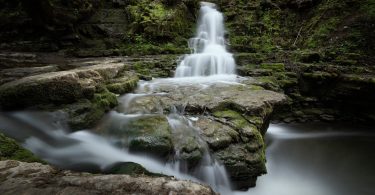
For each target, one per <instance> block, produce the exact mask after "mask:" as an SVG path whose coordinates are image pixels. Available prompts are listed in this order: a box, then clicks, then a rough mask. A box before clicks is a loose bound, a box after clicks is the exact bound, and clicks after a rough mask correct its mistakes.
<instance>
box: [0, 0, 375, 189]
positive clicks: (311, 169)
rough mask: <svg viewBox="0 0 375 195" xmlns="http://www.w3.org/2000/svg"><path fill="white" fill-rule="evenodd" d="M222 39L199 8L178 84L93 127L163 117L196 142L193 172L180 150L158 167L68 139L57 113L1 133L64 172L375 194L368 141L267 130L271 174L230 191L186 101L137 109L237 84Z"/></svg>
mask: <svg viewBox="0 0 375 195" xmlns="http://www.w3.org/2000/svg"><path fill="white" fill-rule="evenodd" d="M224 34H225V30H224V23H223V15H222V14H221V13H220V12H219V11H217V10H216V8H215V5H214V4H212V3H202V6H201V10H200V19H199V24H198V30H197V35H196V37H194V38H192V39H190V40H189V47H190V48H191V49H192V53H191V54H189V55H186V56H185V57H184V58H183V60H182V61H181V63H180V64H179V65H178V67H177V69H176V74H175V78H168V79H154V80H152V81H142V82H140V84H139V87H138V89H137V90H136V91H135V93H132V94H127V95H125V96H122V97H120V98H119V102H120V105H119V107H118V108H117V109H116V110H113V111H111V112H110V113H109V114H108V116H107V117H105V118H104V119H103V121H102V124H101V125H100V126H99V127H97V129H100V128H108V127H109V126H113V125H115V126H116V125H126V124H127V123H129V122H131V121H134V120H137V119H139V118H142V117H149V116H154V115H158V116H160V115H161V116H163V117H165V118H166V120H167V122H168V125H169V126H170V127H171V129H172V134H173V135H174V136H175V137H176V139H183V138H184V137H194V138H195V139H196V140H197V141H198V142H199V143H200V145H201V146H202V147H203V149H202V150H203V153H204V154H203V159H202V160H201V162H199V164H198V165H197V166H196V167H195V168H194V169H193V170H189V169H188V168H187V167H186V163H185V162H184V161H181V160H180V159H181V158H180V157H179V155H180V151H179V148H175V151H176V153H175V156H174V158H172V159H169V160H168V161H167V162H160V161H159V160H156V159H154V158H151V157H147V156H145V155H139V154H133V153H131V152H129V151H128V148H127V147H126V144H127V143H121V141H119V139H118V138H116V137H115V136H112V137H111V136H109V137H101V136H98V135H96V134H93V133H91V132H90V131H85V130H82V131H77V132H74V133H69V131H68V130H67V129H66V127H65V125H64V124H62V123H60V122H59V121H61V120H60V119H59V116H58V114H57V115H54V116H51V115H46V114H43V113H27V112H23V113H10V114H7V115H0V120H1V121H2V123H1V124H0V129H2V130H3V132H4V133H5V134H7V135H8V136H11V137H14V138H16V139H18V140H21V141H23V142H24V144H23V145H24V146H25V147H26V148H28V149H30V150H31V151H33V152H34V153H35V154H37V155H38V156H40V157H42V158H43V159H45V160H46V161H48V162H50V163H52V164H55V165H57V166H60V167H62V168H67V169H76V170H81V171H90V170H106V169H108V168H109V167H110V166H111V165H113V164H115V163H117V162H135V163H138V164H140V165H142V166H144V167H145V168H146V169H147V170H149V171H151V172H155V173H162V174H166V175H173V176H175V177H177V178H180V179H189V180H193V181H197V182H203V183H207V184H209V185H210V186H211V187H212V188H213V189H214V190H215V191H218V192H220V193H221V194H234V193H238V194H254V195H268V194H269V195H271V194H272V195H274V194H277V195H284V194H285V195H300V194H304V195H308V194H314V195H315V194H319V195H335V194H337V195H339V194H340V195H345V194H348V195H349V194H375V192H374V189H373V186H375V182H374V179H373V177H374V175H375V173H374V171H373V170H374V169H371V166H370V165H373V164H374V163H375V155H374V152H373V151H369V148H375V147H374V146H375V143H374V141H372V140H373V138H374V135H373V134H371V135H370V136H369V135H368V134H365V133H361V132H358V131H355V133H353V131H350V132H341V131H340V132H339V131H321V128H320V129H319V128H317V129H314V130H316V131H311V130H309V129H306V128H305V127H298V128H296V127H292V126H280V125H271V126H270V128H269V130H268V133H267V135H266V137H267V141H268V143H269V144H268V148H267V160H268V162H267V168H268V172H269V173H268V174H267V175H265V176H262V177H261V178H260V179H259V182H258V186H257V187H256V188H253V189H250V190H249V191H247V192H234V191H232V190H231V184H230V180H229V178H228V175H227V173H226V170H225V168H224V166H223V165H221V164H220V163H219V162H218V161H217V160H216V159H215V158H214V157H213V156H212V155H211V154H210V150H209V148H208V146H207V144H206V143H205V142H204V141H203V140H202V138H201V137H200V133H199V131H200V130H199V128H196V127H194V126H193V125H192V121H194V120H195V119H194V118H192V117H189V116H188V115H185V108H184V106H183V102H182V103H181V105H182V106H179V107H176V106H171V107H170V108H169V110H168V111H166V110H165V108H163V107H161V106H159V107H158V106H155V107H152V108H150V107H147V106H148V105H143V107H142V106H139V105H137V102H138V101H140V100H141V99H142V98H147V97H150V98H152V97H155V96H164V95H168V90H165V89H170V88H173V89H174V90H178V89H179V88H188V87H191V86H194V87H195V88H194V90H205V89H206V88H208V87H210V86H211V85H212V84H215V83H225V84H230V85H238V84H239V83H238V82H237V81H238V77H236V75H234V73H235V62H234V59H233V56H232V54H231V53H228V52H227V50H226V48H225V40H224ZM197 86H198V89H197ZM172 91H173V90H172ZM184 95H186V96H188V95H189V94H184ZM297 130H298V131H297ZM119 143H120V144H119ZM124 146H125V147H124Z"/></svg>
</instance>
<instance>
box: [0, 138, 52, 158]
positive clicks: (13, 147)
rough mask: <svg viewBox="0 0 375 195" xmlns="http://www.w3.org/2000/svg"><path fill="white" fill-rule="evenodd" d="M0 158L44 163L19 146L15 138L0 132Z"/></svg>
mask: <svg viewBox="0 0 375 195" xmlns="http://www.w3.org/2000/svg"><path fill="white" fill-rule="evenodd" d="M0 160H18V161H24V162H40V163H45V162H44V161H42V160H41V159H39V158H38V157H36V156H34V154H33V153H31V152H30V151H28V150H26V149H24V148H23V147H21V146H20V145H19V144H18V143H17V142H16V141H15V140H13V139H11V138H8V137H6V136H5V135H3V134H2V133H0Z"/></svg>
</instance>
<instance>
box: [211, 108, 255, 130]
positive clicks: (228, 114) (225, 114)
mask: <svg viewBox="0 0 375 195" xmlns="http://www.w3.org/2000/svg"><path fill="white" fill-rule="evenodd" d="M213 115H214V116H215V117H218V118H226V119H228V120H230V121H231V123H232V124H233V125H234V127H235V128H236V129H238V130H239V129H242V128H244V127H245V126H247V125H248V124H249V123H248V121H247V120H246V119H245V118H244V117H243V116H242V115H241V114H240V113H238V112H236V111H233V110H224V111H216V112H214V113H213Z"/></svg>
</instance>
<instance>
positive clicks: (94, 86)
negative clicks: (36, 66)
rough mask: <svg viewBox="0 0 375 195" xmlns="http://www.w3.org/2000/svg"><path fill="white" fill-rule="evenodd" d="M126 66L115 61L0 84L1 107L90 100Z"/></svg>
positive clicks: (11, 107)
mask: <svg viewBox="0 0 375 195" xmlns="http://www.w3.org/2000/svg"><path fill="white" fill-rule="evenodd" d="M123 69H124V64H122V63H112V64H102V65H94V66H87V67H82V68H77V69H73V70H69V71H60V72H50V73H44V74H39V75H34V76H29V77H24V78H22V79H19V80H15V81H12V82H8V83H5V84H3V85H1V86H0V105H1V108H2V109H20V108H24V107H30V106H34V105H38V104H68V103H74V102H76V101H78V100H79V99H82V98H87V99H91V98H93V96H94V93H95V92H96V91H97V90H98V89H99V87H100V86H101V83H102V82H104V81H106V80H108V79H112V78H114V77H115V76H117V74H118V73H119V72H120V71H122V70H123Z"/></svg>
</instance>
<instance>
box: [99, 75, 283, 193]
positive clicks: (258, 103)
mask: <svg viewBox="0 0 375 195" xmlns="http://www.w3.org/2000/svg"><path fill="white" fill-rule="evenodd" d="M155 82H156V84H155V85H154V84H153V83H152V81H151V82H150V83H147V84H145V85H141V86H142V87H141V88H139V89H138V90H139V91H137V92H136V93H138V94H131V95H128V96H124V97H123V98H120V106H119V108H118V111H119V112H122V113H127V114H135V115H137V114H145V115H144V116H152V115H163V114H164V115H165V114H168V115H167V116H168V118H169V120H170V121H169V122H170V125H171V126H174V125H179V126H178V127H177V128H172V131H171V132H172V133H171V134H172V136H171V139H172V144H173V148H174V149H175V152H176V153H177V155H179V157H181V159H184V160H186V161H187V162H188V166H189V168H194V166H195V165H196V164H197V162H199V161H200V159H202V148H207V146H208V149H209V150H210V151H212V152H213V156H214V157H215V158H216V159H218V160H219V161H221V162H222V163H223V164H224V165H225V167H226V169H227V171H228V174H229V176H230V179H231V181H233V184H234V187H235V188H236V189H247V188H249V187H252V186H255V182H256V178H257V177H258V176H260V175H262V174H264V173H266V167H265V153H264V150H265V145H264V142H263V135H264V133H265V129H266V128H267V126H268V124H269V118H270V116H271V114H272V112H273V110H274V109H277V107H278V106H280V105H282V104H285V103H287V98H286V96H285V95H284V94H281V93H276V92H273V91H269V90H264V89H263V88H262V87H259V86H255V85H253V84H256V83H255V82H257V81H255V80H252V79H246V80H243V81H242V83H237V84H233V83H210V84H207V86H203V87H202V86H201V85H194V84H191V83H177V84H173V83H171V82H173V81H172V80H161V81H155ZM203 85H204V84H203ZM176 110H180V111H181V110H182V112H184V115H185V116H186V117H185V118H192V119H189V121H190V122H191V124H192V127H194V128H196V129H195V130H193V131H191V130H188V129H186V128H192V127H189V126H186V125H182V124H175V123H174V122H173V117H174V116H175V114H174V113H175V112H176ZM185 120H188V119H185ZM145 121H147V123H145V122H141V123H138V124H139V125H140V126H143V127H142V128H141V129H143V128H144V127H152V126H153V125H151V126H150V125H149V124H150V121H151V123H152V120H150V118H149V119H148V120H145ZM158 123H159V124H163V123H161V122H158ZM114 124H118V123H114ZM154 124H156V123H154ZM154 128H155V127H154ZM105 129H106V128H105ZM107 129H108V128H107ZM117 129H131V128H130V127H128V128H118V127H117ZM176 129H178V130H179V131H180V132H177V133H176V132H175V131H176ZM142 132H143V131H142ZM187 132H197V133H198V134H199V136H198V137H200V139H194V137H195V136H194V135H191V134H189V135H188V134H187ZM125 134H126V133H125ZM146 135H148V133H145V132H144V133H142V134H141V135H137V136H140V137H142V136H146ZM176 135H177V136H176ZM164 158H165V159H168V158H171V156H164Z"/></svg>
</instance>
